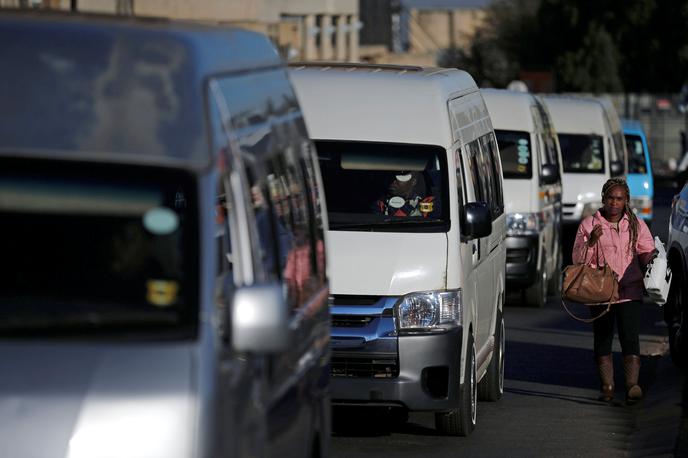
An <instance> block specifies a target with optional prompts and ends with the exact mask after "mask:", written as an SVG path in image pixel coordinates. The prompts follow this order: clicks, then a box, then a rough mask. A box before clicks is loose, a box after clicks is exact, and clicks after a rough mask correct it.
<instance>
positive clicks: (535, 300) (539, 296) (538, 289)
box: [524, 265, 547, 308]
mask: <svg viewBox="0 0 688 458" xmlns="http://www.w3.org/2000/svg"><path fill="white" fill-rule="evenodd" d="M524 296H525V301H526V304H528V305H531V306H534V307H537V308H542V307H544V306H545V304H546V303H547V270H546V269H545V267H544V265H543V266H542V270H541V271H540V272H538V274H537V280H536V281H535V283H533V284H532V285H530V286H529V287H528V288H526V290H525V294H524Z"/></svg>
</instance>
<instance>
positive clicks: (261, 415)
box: [208, 84, 268, 456]
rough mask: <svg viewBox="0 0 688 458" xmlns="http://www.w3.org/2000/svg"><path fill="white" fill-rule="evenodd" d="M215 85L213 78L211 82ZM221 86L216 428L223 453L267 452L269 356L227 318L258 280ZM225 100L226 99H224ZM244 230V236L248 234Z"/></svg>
mask: <svg viewBox="0 0 688 458" xmlns="http://www.w3.org/2000/svg"><path fill="white" fill-rule="evenodd" d="M211 87H212V84H211ZM218 96H220V97H221V94H219V93H218V91H212V90H211V91H210V94H209V97H208V98H209V111H210V113H209V119H210V124H211V144H212V148H213V151H214V152H215V153H216V155H217V168H218V170H219V171H220V173H219V175H218V177H217V187H216V189H217V200H216V202H215V223H216V227H215V240H216V247H217V248H216V251H217V256H218V258H217V260H216V265H217V273H216V280H215V298H214V300H215V305H216V307H217V317H218V318H219V320H220V323H221V326H220V335H221V337H222V338H221V342H220V343H219V345H220V348H219V350H218V361H217V364H218V379H217V380H218V381H217V384H218V388H217V394H216V396H217V407H216V410H215V411H216V418H215V424H216V430H215V431H214V432H213V433H214V436H215V438H214V440H213V446H212V447H213V449H214V451H213V454H216V455H218V456H225V455H226V456H262V455H264V454H265V446H264V444H265V438H266V437H267V434H268V431H267V422H266V417H267V413H266V411H265V409H264V408H263V407H262V406H263V405H264V403H265V400H264V395H263V393H264V392H266V391H267V389H268V380H267V372H266V371H265V367H266V362H267V360H266V358H264V357H255V356H251V355H241V354H238V353H236V352H235V351H234V350H233V349H232V347H231V344H230V342H231V338H230V337H229V335H228V334H227V333H228V332H229V331H228V327H229V324H228V323H226V322H225V317H227V315H228V311H229V307H231V304H232V297H233V293H234V291H235V289H236V288H237V287H240V286H242V285H245V284H250V283H251V282H252V281H253V271H254V268H253V261H252V259H253V258H254V256H253V255H252V254H251V251H252V247H251V242H250V241H249V240H247V239H246V238H245V235H247V234H248V233H249V232H248V230H249V227H250V226H249V224H248V219H249V218H248V217H249V215H248V214H247V213H246V206H245V205H244V204H243V202H244V199H243V197H242V196H243V190H242V180H241V177H240V176H239V175H238V174H237V173H236V167H233V166H232V158H231V156H230V154H229V151H230V150H231V147H230V143H231V142H232V139H231V138H230V137H229V135H228V133H227V132H226V131H225V130H224V128H223V122H222V115H221V114H220V113H221V110H220V108H219V106H218V100H217V97H218ZM219 103H220V104H222V103H223V101H222V100H220V101H219ZM242 234H244V237H242Z"/></svg>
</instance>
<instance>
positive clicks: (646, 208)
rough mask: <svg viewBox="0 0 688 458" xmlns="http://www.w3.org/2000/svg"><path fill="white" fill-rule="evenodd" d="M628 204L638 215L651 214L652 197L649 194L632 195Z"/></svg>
mask: <svg viewBox="0 0 688 458" xmlns="http://www.w3.org/2000/svg"><path fill="white" fill-rule="evenodd" d="M630 204H631V209H632V210H633V213H635V214H636V215H638V216H641V215H645V216H647V215H651V214H652V199H650V197H649V196H642V197H633V198H632V199H631V202H630Z"/></svg>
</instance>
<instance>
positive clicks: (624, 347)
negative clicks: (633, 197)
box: [573, 178, 655, 402]
mask: <svg viewBox="0 0 688 458" xmlns="http://www.w3.org/2000/svg"><path fill="white" fill-rule="evenodd" d="M629 198H630V192H629V189H628V185H627V184H626V181H625V180H624V179H622V178H611V179H609V180H607V182H606V183H605V184H604V186H603V187H602V204H603V206H602V208H601V209H600V210H599V211H597V212H596V213H595V214H594V215H592V216H588V217H587V218H585V219H584V220H583V221H581V223H580V226H579V227H578V232H577V234H576V241H575V243H574V246H573V262H574V263H576V264H581V263H586V264H592V263H594V262H600V264H601V265H603V264H604V262H605V261H606V263H607V264H608V265H609V266H610V267H611V268H612V270H613V271H614V272H615V273H616V274H617V275H618V280H619V300H618V302H616V303H614V304H613V305H612V306H611V307H610V311H609V312H608V313H607V314H605V315H604V316H601V317H600V318H598V319H596V320H595V321H594V322H593V334H594V353H595V362H596V363H597V369H598V372H599V376H600V382H601V390H600V397H599V399H600V400H603V401H607V402H609V401H611V400H612V399H613V398H614V365H613V360H612V340H613V339H614V322H616V325H617V328H618V332H619V342H620V343H621V352H622V354H623V367H624V375H625V381H626V400H627V401H629V402H635V401H637V400H638V399H640V398H641V397H642V396H643V392H642V390H641V388H640V386H638V374H639V373H640V340H639V334H640V305H641V303H642V299H643V272H644V269H645V266H646V265H647V263H649V262H650V261H651V260H652V258H653V256H654V254H655V246H654V241H653V239H652V234H651V233H650V230H649V229H648V227H647V225H646V224H645V222H644V221H643V220H641V219H638V218H637V217H636V216H635V214H634V213H633V210H632V209H631V208H630V206H629V203H628V202H629ZM605 309H606V307H600V308H599V309H597V310H594V311H593V314H594V315H599V314H601V313H602V312H603V310H605Z"/></svg>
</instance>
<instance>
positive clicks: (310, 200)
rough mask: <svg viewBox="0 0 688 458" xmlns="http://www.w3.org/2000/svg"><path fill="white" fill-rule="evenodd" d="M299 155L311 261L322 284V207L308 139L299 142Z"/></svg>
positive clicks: (323, 278) (323, 259)
mask: <svg viewBox="0 0 688 458" xmlns="http://www.w3.org/2000/svg"><path fill="white" fill-rule="evenodd" d="M300 153H301V154H300V157H299V165H300V167H301V175H302V176H303V179H304V190H305V193H306V204H307V206H308V214H309V224H308V226H309V228H310V232H311V258H312V259H311V263H312V264H313V267H314V271H315V273H316V274H317V275H318V277H319V280H320V283H321V284H322V283H323V282H324V281H325V279H326V277H325V275H326V272H325V242H324V237H325V236H324V232H325V229H324V224H323V218H322V215H323V208H322V204H321V201H320V191H319V184H318V175H317V170H318V169H316V165H315V164H316V159H315V157H316V156H315V148H313V147H312V144H311V143H310V142H308V141H305V142H303V143H302V144H301V152H300Z"/></svg>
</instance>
